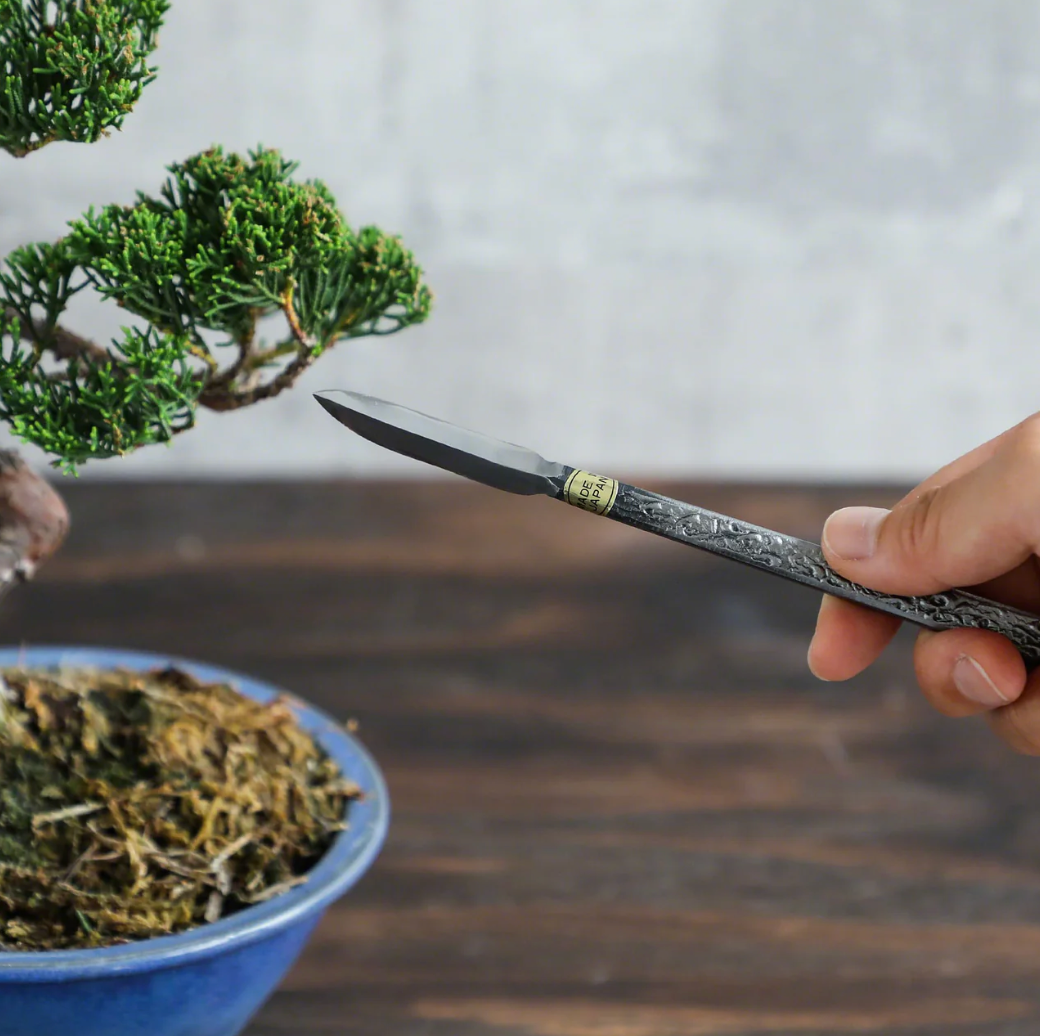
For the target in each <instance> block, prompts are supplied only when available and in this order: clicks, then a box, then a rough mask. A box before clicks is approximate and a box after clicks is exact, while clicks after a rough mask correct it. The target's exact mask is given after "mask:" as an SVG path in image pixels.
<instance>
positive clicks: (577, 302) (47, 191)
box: [0, 0, 1040, 478]
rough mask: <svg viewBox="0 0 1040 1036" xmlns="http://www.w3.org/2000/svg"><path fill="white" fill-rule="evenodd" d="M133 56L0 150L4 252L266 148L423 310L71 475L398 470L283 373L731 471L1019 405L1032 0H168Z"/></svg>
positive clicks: (613, 451)
mask: <svg viewBox="0 0 1040 1036" xmlns="http://www.w3.org/2000/svg"><path fill="white" fill-rule="evenodd" d="M161 65H162V74H161V76H160V78H159V80H158V81H157V82H156V83H155V84H154V85H153V86H151V87H150V88H149V90H148V92H147V93H146V95H145V98H144V100H143V102H142V103H141V105H140V107H139V109H138V111H137V113H136V114H135V115H134V116H133V117H132V118H131V119H130V120H129V121H128V123H127V126H126V129H125V130H124V132H123V133H122V134H120V135H117V136H115V137H113V138H112V139H110V140H108V141H106V142H104V143H103V144H100V145H97V146H95V147H91V148H84V147H73V146H60V147H53V148H50V149H47V150H45V151H44V152H42V153H41V154H39V155H37V156H34V157H32V158H30V159H28V160H26V161H24V162H19V163H16V162H14V161H13V160H9V161H6V162H4V163H3V179H2V182H3V193H2V198H0V241H2V242H3V243H4V244H5V246H6V245H8V244H12V245H13V244H14V243H16V242H18V241H20V240H22V239H26V238H32V237H37V236H41V237H42V236H53V235H56V234H57V233H59V232H60V230H61V227H62V223H63V221H64V220H65V219H67V218H68V217H70V216H72V215H74V214H76V213H77V212H78V211H79V210H81V209H82V208H84V207H85V206H87V205H88V204H91V203H102V202H106V201H110V200H121V199H129V198H130V197H131V195H132V191H133V189H134V188H137V187H141V188H148V189H151V188H153V187H154V186H157V185H158V183H159V182H160V180H161V177H162V167H163V165H164V164H165V163H167V162H168V161H171V160H174V159H177V158H181V157H184V156H186V155H188V154H189V153H192V152H194V151H196V150H199V149H201V148H203V147H206V146H208V145H209V144H210V143H212V142H216V141H220V142H223V143H224V144H226V145H228V146H230V147H234V148H247V147H250V146H253V145H255V144H256V143H258V142H263V143H265V144H270V145H275V146H278V147H280V148H282V149H283V150H284V151H285V152H286V153H287V154H288V155H290V156H292V157H294V158H297V159H299V160H300V161H301V163H302V173H303V174H305V175H312V176H320V177H322V178H324V179H325V180H326V181H327V182H328V183H329V184H330V186H331V187H332V188H333V190H334V191H335V193H336V194H337V196H338V197H339V199H340V200H341V202H342V204H343V206H344V208H345V209H346V211H347V213H348V216H349V217H350V218H351V219H352V220H353V221H356V222H378V223H380V224H382V225H383V226H384V227H386V228H387V229H390V230H394V231H397V232H401V233H402V234H404V235H405V237H406V240H407V241H408V242H409V244H410V245H411V246H412V247H414V249H415V250H416V252H417V253H418V255H419V257H420V259H421V260H422V261H423V262H424V265H425V266H426V267H427V270H428V274H429V279H430V281H431V283H432V285H433V286H434V288H435V290H436V292H437V296H438V303H437V309H436V313H435V316H434V318H433V319H432V320H431V322H430V323H429V324H428V325H427V326H426V327H423V328H419V329H415V330H412V331H409V332H407V333H405V334H404V335H402V336H400V337H397V338H391V339H387V340H379V341H375V342H361V343H356V344H353V345H349V346H345V347H340V349H339V351H338V352H337V353H336V354H335V355H332V356H329V357H327V358H325V359H323V360H322V362H321V363H320V364H319V365H318V366H317V367H316V368H315V370H314V371H313V372H312V373H311V374H309V375H308V376H307V377H306V378H305V379H304V381H303V382H302V383H301V386H300V388H298V389H297V390H296V391H295V392H293V393H290V394H288V395H286V396H284V397H282V398H281V399H279V400H277V401H274V402H271V403H267V404H264V405H262V406H258V407H256V408H254V409H253V410H252V411H251V412H245V413H242V414H238V415H231V416H223V417H216V418H211V419H206V420H204V421H203V422H202V426H201V427H200V428H199V429H197V430H195V431H193V432H192V433H190V434H188V435H186V436H184V437H183V438H182V439H181V440H179V441H178V442H177V443H176V445H175V446H174V447H173V448H172V449H169V450H163V449H158V448H153V449H150V450H146V451H143V452H141V453H140V454H138V455H136V456H134V457H132V458H129V459H128V460H126V461H118V462H105V463H104V464H98V465H96V466H95V467H94V469H93V473H95V474H99V475H100V474H105V475H120V474H131V473H148V474H154V475H169V474H181V473H185V472H191V473H199V474H218V475H234V474H238V473H242V474H249V475H253V474H257V473H263V472H268V473H303V472H308V471H313V472H331V471H340V472H348V471H351V472H360V471H366V472H371V471H386V472H393V473H401V472H414V471H415V470H416V468H415V466H414V465H412V464H405V463H403V462H395V461H394V460H393V459H392V458H389V457H388V456H386V455H383V454H381V453H380V452H379V451H377V450H376V449H375V448H374V447H370V446H368V445H367V444H364V443H361V442H359V441H354V440H353V439H352V438H351V437H350V436H349V435H347V434H346V433H345V432H344V433H342V434H341V433H339V432H338V430H337V429H336V428H335V426H333V425H332V424H331V422H330V421H329V420H328V418H327V417H325V415H324V414H322V413H321V412H320V411H319V409H318V408H317V406H316V405H315V404H314V403H313V402H312V400H311V399H310V396H309V390H314V389H319V388H325V387H339V386H344V387H354V388H357V389H359V390H362V391H369V392H372V393H375V394H380V395H384V396H387V397H390V398H392V399H395V400H397V401H400V402H403V403H406V404H410V405H413V406H418V407H419V408H421V409H427V410H429V411H430V412H433V413H436V414H438V415H440V416H443V417H446V418H449V419H452V420H456V421H458V422H460V423H464V424H469V425H471V426H474V427H477V428H481V429H484V430H486V431H488V432H491V433H496V434H499V435H501V436H502V437H504V438H507V439H511V440H513V441H517V442H521V443H525V444H528V445H531V446H533V447H536V448H539V449H540V450H541V451H542V452H544V453H546V454H548V455H551V456H554V457H557V458H559V459H563V460H570V461H572V462H575V463H579V462H580V463H583V464H586V465H589V466H593V467H596V466H599V467H602V468H606V469H609V470H618V471H626V470H629V471H631V470H643V471H646V470H651V471H669V472H685V473H693V474H704V475H710V474H723V475H729V476H756V477H757V476H764V477H784V476H792V475H793V476H804V477H845V478H855V477H864V476H868V477H870V476H894V477H908V476H913V475H915V474H919V473H922V472H924V471H925V470H926V469H929V468H931V467H934V466H936V465H938V464H940V463H942V462H943V461H944V460H945V459H947V458H948V457H949V456H950V455H952V454H953V453H955V452H959V451H962V450H964V449H966V448H968V447H970V446H971V445H973V444H975V443H976V442H978V441H980V440H981V439H983V438H984V437H988V436H989V435H992V434H994V433H996V432H998V431H1000V430H1001V429H1003V428H1004V427H1006V426H1007V425H1009V424H1010V423H1012V422H1014V421H1015V420H1017V419H1019V418H1021V417H1023V416H1025V415H1026V414H1028V413H1031V412H1032V411H1033V410H1035V409H1040V293H1038V289H1037V285H1038V283H1040V247H1038V246H1040V209H1038V195H1037V190H1038V188H1040V4H1036V3H1033V2H1031V0H292V2H290V0H175V3H174V5H173V11H172V14H171V16H170V19H169V24H168V27H167V29H166V31H165V33H164V35H163V40H162V50H161ZM80 319H81V322H82V323H81V326H85V327H88V328H89V329H91V330H92V331H95V332H98V333H101V332H103V331H105V330H107V329H108V328H110V327H111V326H113V325H114V324H116V323H118V318H117V317H113V316H112V314H102V313H98V312H93V311H84V312H83V313H82V315H81V317H80Z"/></svg>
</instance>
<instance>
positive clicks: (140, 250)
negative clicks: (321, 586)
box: [0, 0, 431, 592]
mask: <svg viewBox="0 0 1040 1036" xmlns="http://www.w3.org/2000/svg"><path fill="white" fill-rule="evenodd" d="M168 7H169V0H0V61H2V63H3V69H4V83H3V91H2V93H0V148H3V149H4V150H6V151H7V152H8V153H9V154H10V155H11V156H14V157H15V158H22V159H24V158H25V156H29V155H31V153H32V152H34V151H37V150H39V149H40V148H42V147H45V146H50V145H52V144H55V143H59V142H64V143H91V142H94V141H97V140H98V139H100V138H101V137H103V136H105V135H106V134H108V133H109V132H110V131H112V130H114V129H118V128H119V127H121V126H122V123H123V120H124V119H125V118H126V116H127V114H128V113H129V112H130V111H131V110H132V108H133V107H134V105H135V104H136V103H137V101H138V99H139V98H140V96H141V93H142V91H143V90H144V88H145V87H146V86H147V84H148V83H150V82H151V81H152V79H153V78H154V76H155V72H156V70H155V68H154V67H153V66H152V64H151V63H150V62H151V57H152V54H153V52H154V50H155V48H156V46H157V43H158V33H159V29H160V27H161V25H162V21H163V17H164V15H165V14H166V12H167V9H168ZM294 171H295V165H294V163H292V162H289V161H287V160H285V159H284V158H282V156H281V155H280V154H279V153H278V152H277V151H274V150H269V149H264V148H260V149H258V150H256V151H253V152H251V153H249V154H248V155H246V156H240V155H237V154H228V153H225V151H224V150H223V149H221V148H220V147H213V148H211V149H210V150H208V151H206V152H203V153H202V154H199V155H195V156H193V157H190V158H187V159H185V160H184V161H181V162H177V163H175V164H173V165H171V166H170V167H169V168H168V170H167V172H168V177H167V179H166V181H165V183H162V184H161V185H160V186H159V187H158V189H157V190H156V191H154V192H153V193H144V192H140V193H138V194H137V197H136V198H135V199H134V200H133V201H132V202H130V203H129V204H126V203H123V204H119V203H114V204H108V205H105V206H103V207H101V208H97V209H94V208H91V209H90V210H89V211H88V212H87V213H85V214H84V215H82V216H80V217H79V218H78V219H74V220H72V221H71V222H70V223H69V229H68V233H67V234H65V236H64V237H62V238H61V239H60V240H58V241H54V242H42V243H41V242H37V243H32V244H25V245H22V246H20V247H17V248H15V249H14V250H13V251H12V252H11V253H10V254H9V255H8V256H7V258H6V260H5V261H4V263H3V266H2V268H0V419H3V420H4V421H6V422H7V424H8V425H9V427H10V429H11V431H12V432H13V433H14V435H15V436H16V437H17V438H18V439H20V440H22V441H24V442H27V443H32V444H34V445H35V446H38V447H40V448H41V449H43V450H44V451H46V452H47V453H48V454H50V455H51V456H52V458H53V463H54V465H55V466H56V467H58V468H59V469H61V470H62V471H64V472H66V473H74V472H75V471H76V470H77V468H78V467H79V466H80V465H82V464H84V463H86V462H88V461H92V460H99V459H102V458H106V457H113V456H119V455H122V454H126V453H129V452H131V451H133V450H136V449H139V448H140V447H142V446H148V445H152V444H154V443H168V442H169V441H170V440H171V439H172V438H173V437H174V436H175V435H179V434H181V433H182V432H185V431H187V430H188V429H190V428H191V427H192V426H193V425H194V423H195V418H196V413H197V411H198V409H199V408H200V407H206V408H208V409H210V410H218V411H229V410H236V409H238V408H240V407H243V406H249V405H251V404H253V403H257V402H260V401H261V400H266V399H271V398H273V397H274V396H277V395H278V394H279V393H280V392H282V391H283V390H285V389H286V388H288V387H289V386H290V385H292V384H293V383H294V382H295V381H296V379H297V378H298V377H299V376H300V375H301V374H302V373H303V372H304V371H305V370H307V368H309V367H310V366H311V364H313V363H314V362H315V361H316V360H317V359H318V358H319V357H320V356H321V355H322V353H324V352H326V351H327V350H328V349H330V348H332V347H333V346H334V345H335V344H336V343H337V342H340V341H341V340H343V339H348V338H357V337H361V336H364V335H387V334H393V333H395V332H397V331H400V330H402V329H403V328H406V327H408V326H410V325H412V324H417V323H419V322H421V321H423V320H425V319H426V317H427V315H428V313H429V311H430V302H431V295H430V292H429V289H428V288H427V287H426V285H425V284H424V282H423V277H422V271H421V269H420V268H419V266H418V265H417V264H416V262H415V260H414V258H413V256H412V254H411V252H409V251H408V250H407V249H406V248H405V247H404V246H403V245H402V243H401V241H400V240H399V239H398V238H397V237H393V236H390V235H388V234H385V233H383V231H381V230H379V229H378V228H376V227H363V228H361V229H354V228H352V227H351V226H350V225H349V224H348V223H347V221H346V220H345V219H344V217H343V215H342V214H341V213H340V211H339V209H338V208H337V206H336V202H335V199H334V198H333V196H332V194H331V193H330V192H329V190H328V188H327V187H326V186H325V185H324V184H323V183H321V182H320V181H317V180H308V181H304V182H300V181H297V180H295V179H294V178H293V173H294ZM83 291H87V292H94V293H96V294H97V295H98V296H100V298H101V299H103V300H105V301H107V302H110V303H113V304H115V305H117V306H119V307H121V308H122V309H123V310H124V311H126V313H127V314H129V315H131V316H133V317H136V318H137V320H136V321H135V322H133V323H128V324H127V326H126V327H124V328H123V330H122V334H121V336H120V337H118V338H116V339H114V340H112V341H110V342H94V341H90V340H89V339H88V338H86V337H84V336H82V335H80V334H78V333H77V332H76V331H75V330H74V329H72V328H69V327H66V326H65V325H64V324H63V323H62V315H63V313H64V311H65V309H66V307H67V306H68V304H69V301H70V300H71V299H72V297H73V296H75V295H77V294H78V293H80V292H83ZM272 315H279V316H280V318H281V333H280V334H278V335H276V336H275V338H274V340H273V341H267V340H265V339H264V338H263V337H262V336H261V335H260V334H259V332H258V328H259V326H260V322H261V321H262V320H263V319H264V318H265V317H269V316H272ZM67 526H68V517H67V513H66V511H65V508H64V505H63V504H62V502H61V500H60V497H59V496H58V495H57V493H56V492H55V491H54V490H53V489H52V488H51V486H50V485H49V484H48V483H47V482H46V481H44V480H43V479H42V478H40V477H39V476H37V475H36V474H35V473H33V472H32V471H31V470H30V469H29V468H28V466H27V465H26V464H25V463H24V462H22V461H21V459H20V458H19V457H18V456H17V455H15V454H13V453H10V452H6V453H0V592H2V591H3V589H5V588H6V587H9V586H10V585H12V584H13V583H15V582H17V581H19V580H22V579H26V578H29V577H30V576H31V575H32V573H33V571H34V569H35V567H36V566H37V565H38V564H39V563H40V562H41V561H42V560H43V559H44V558H46V557H47V556H48V555H49V554H50V553H51V552H52V551H53V550H55V549H56V548H57V546H58V545H59V544H60V542H61V540H62V539H63V537H64V535H65V531H66V529H67Z"/></svg>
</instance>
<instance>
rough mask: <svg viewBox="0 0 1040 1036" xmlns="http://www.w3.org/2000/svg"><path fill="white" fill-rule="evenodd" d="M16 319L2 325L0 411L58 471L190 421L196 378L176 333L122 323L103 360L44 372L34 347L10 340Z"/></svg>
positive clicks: (166, 434) (168, 434)
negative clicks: (5, 345)
mask: <svg viewBox="0 0 1040 1036" xmlns="http://www.w3.org/2000/svg"><path fill="white" fill-rule="evenodd" d="M17 324H18V322H17V320H14V321H13V323H12V324H11V325H9V327H8V328H7V332H8V334H9V335H10V337H11V340H12V344H11V348H10V352H9V353H8V355H7V356H6V357H5V359H4V362H3V363H2V364H0V417H2V418H3V419H4V420H6V421H7V422H8V423H9V424H10V426H11V430H12V431H13V432H14V433H15V435H17V436H18V437H19V438H20V439H22V440H23V441H25V442H31V443H35V444H36V445H37V446H39V447H41V448H42V449H44V450H46V451H47V452H48V453H51V454H54V455H55V456H56V458H57V466H58V467H61V468H62V469H63V470H65V471H66V472H68V473H73V472H74V471H75V470H76V465H77V464H81V463H83V462H84V461H86V460H89V459H91V458H95V457H112V456H115V455H117V454H121V453H125V452H127V450H128V449H135V448H137V447H138V446H145V445H147V444H149V443H158V442H169V440H170V439H171V438H172V437H173V436H174V435H175V434H176V433H177V432H181V431H184V430H185V429H187V428H190V427H191V426H192V425H193V424H194V423H195V403H196V401H197V399H198V396H199V392H200V391H201V388H202V384H201V382H200V380H199V379H198V377H196V376H195V374H194V372H193V371H192V370H191V368H190V366H189V364H188V362H187V359H188V346H187V342H186V341H185V339H184V338H183V336H181V337H177V336H172V335H169V336H167V335H163V334H162V333H161V332H159V331H157V330H156V329H155V328H149V329H148V331H144V332H142V331H139V330H138V329H136V328H125V329H124V331H123V339H122V341H121V342H119V343H118V344H117V343H113V349H112V350H111V353H110V356H111V362H97V361H93V360H89V359H87V360H81V359H77V358H72V359H69V360H68V361H67V363H66V366H65V369H64V370H63V371H59V372H56V373H50V374H48V373H46V372H45V371H44V370H43V369H42V368H41V366H40V363H39V360H40V356H39V351H38V349H35V348H33V349H30V348H26V347H25V346H23V345H22V344H21V343H20V342H19V341H18V334H19V328H18V326H17Z"/></svg>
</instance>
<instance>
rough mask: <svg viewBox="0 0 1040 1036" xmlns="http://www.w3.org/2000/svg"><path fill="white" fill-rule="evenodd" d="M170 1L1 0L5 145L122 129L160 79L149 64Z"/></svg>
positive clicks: (28, 146)
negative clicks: (146, 91) (146, 89)
mask: <svg viewBox="0 0 1040 1036" xmlns="http://www.w3.org/2000/svg"><path fill="white" fill-rule="evenodd" d="M169 6H170V4H169V0H71V2H70V0H64V2H62V0H59V2H54V0H0V65H2V67H3V74H4V82H3V92H2V93H0V147H2V148H4V149H5V150H6V151H9V152H10V153H11V154H13V155H18V156H21V155H26V154H28V153H29V152H30V151H35V150H37V149H38V148H41V147H43V146H44V145H45V144H49V143H51V142H52V141H55V140H70V141H77V142H86V143H90V142H92V141H95V140H98V139H99V138H100V137H102V136H104V135H105V133H107V132H108V131H109V130H110V129H118V128H119V127H120V126H121V125H122V123H123V119H124V118H125V117H126V115H127V113H128V112H129V111H130V110H131V109H132V108H133V106H134V105H135V104H136V103H137V101H138V99H139V98H140V96H141V91H142V90H143V89H144V87H145V86H146V85H147V84H148V83H150V82H151V81H152V79H154V78H155V69H154V68H153V67H152V66H151V65H149V64H148V59H149V57H150V55H151V54H152V52H153V51H154V50H155V47H156V44H157V42H158V33H159V28H160V26H161V25H162V20H163V15H164V14H165V13H166V11H167V9H168V8H169Z"/></svg>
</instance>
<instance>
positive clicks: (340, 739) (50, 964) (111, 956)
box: [0, 645, 390, 983]
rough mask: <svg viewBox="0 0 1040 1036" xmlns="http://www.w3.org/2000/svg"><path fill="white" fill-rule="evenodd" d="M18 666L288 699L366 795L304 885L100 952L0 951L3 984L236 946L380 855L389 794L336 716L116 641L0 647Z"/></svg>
mask: <svg viewBox="0 0 1040 1036" xmlns="http://www.w3.org/2000/svg"><path fill="white" fill-rule="evenodd" d="M17 665H25V666H29V667H33V668H49V667H54V666H57V665H64V666H83V667H90V668H108V669H114V668H128V669H154V668H157V667H163V666H175V667H177V668H179V669H184V670H185V671H187V672H189V673H191V674H192V675H194V676H196V677H197V678H198V679H200V680H207V681H211V682H222V683H230V684H232V685H233V686H234V687H235V688H236V689H237V690H239V691H241V692H242V693H243V694H245V695H247V696H248V697H250V698H253V699H254V700H257V701H270V700H272V699H273V698H276V697H278V696H284V697H285V698H287V699H288V700H289V701H290V702H291V703H292V705H293V707H294V709H295V710H296V712H297V714H298V716H299V719H300V724H301V726H303V727H304V729H305V730H307V731H308V732H309V733H311V734H313V735H314V736H315V738H316V740H317V741H318V743H319V744H320V745H321V747H322V748H324V749H325V751H326V752H328V754H329V755H330V756H331V757H332V758H333V759H334V760H335V761H336V762H337V763H338V764H339V765H340V767H341V768H342V769H343V771H344V774H345V775H346V776H347V777H349V778H350V779H351V780H353V781H355V782H356V783H357V784H358V785H360V787H361V789H362V792H363V797H362V798H361V799H360V800H355V801H353V802H352V803H351V805H350V807H349V811H348V818H349V823H350V826H349V827H348V828H347V830H346V831H343V832H342V833H340V834H339V835H338V836H337V837H336V839H335V841H334V842H333V843H332V845H331V847H330V848H329V849H328V851H327V852H326V853H325V855H324V856H323V857H322V858H321V859H320V860H319V861H318V863H317V864H316V865H315V866H314V867H313V868H312V870H311V871H310V872H309V873H308V875H307V880H306V882H304V883H303V884H301V885H298V886H297V887H296V888H294V889H290V890H289V891H288V892H284V893H282V894H281V895H278V896H275V897H274V898H273V899H270V900H268V901H267V902H265V903H259V904H256V905H254V906H250V907H246V908H245V909H243V910H241V911H239V912H238V913H237V914H233V915H231V916H230V917H226V918H221V919H220V920H219V921H214V922H212V923H209V924H203V925H200V926H199V927H197V928H193V929H191V930H190V931H187V932H180V933H177V934H174V935H159V936H154V937H152V938H150V939H144V940H142V941H140V942H134V943H126V944H124V945H119V946H105V947H101V948H99V949H82V950H32V951H22V950H18V951H10V952H7V951H2V950H0V983H13V982H50V981H55V980H57V979H60V980H61V981H70V980H73V979H87V978H93V977H107V976H110V975H116V974H121V973H127V972H144V971H154V970H157V969H160V968H166V967H171V966H175V965H184V964H190V963H193V962H194V961H197V960H200V959H203V958H205V957H210V956H213V955H215V954H218V953H226V952H229V951H233V950H237V949H240V948H242V947H244V946H247V945H249V944H251V943H253V942H256V941H257V940H259V939H263V938H265V937H267V936H270V935H273V934H275V933H276V932H278V931H280V930H282V929H285V928H288V927H290V926H292V925H294V924H296V923H298V922H302V921H304V920H306V919H308V918H310V917H312V916H313V915H317V914H319V913H320V912H321V911H323V910H324V909H325V908H326V907H328V906H329V905H330V904H331V903H332V902H333V901H334V900H335V899H337V898H338V897H339V896H341V895H342V894H343V893H344V892H346V891H347V890H348V889H349V888H350V887H351V886H353V885H354V884H355V883H356V882H357V881H358V880H359V879H360V878H361V876H362V875H363V874H364V873H365V871H366V870H368V868H369V867H370V866H371V864H372V862H373V861H374V860H375V858H376V856H377V855H378V854H379V851H380V849H381V848H382V846H383V842H384V840H385V839H386V833H387V829H388V826H389V822H390V799H389V793H388V791H387V787H386V782H385V780H384V778H383V774H382V772H381V771H380V769H379V767H378V765H377V764H376V762H375V760H374V759H373V758H372V756H371V755H370V754H369V753H368V751H367V750H366V749H365V748H364V747H363V746H362V745H361V743H360V742H359V741H358V740H357V739H356V738H355V737H353V736H352V735H351V734H349V733H348V732H347V731H346V730H344V729H343V727H342V726H341V725H340V724H339V723H337V722H336V720H334V719H333V718H332V717H331V716H329V715H327V714H326V713H325V712H323V711H322V710H321V709H317V708H315V707H314V706H312V705H309V704H307V703H306V702H305V701H303V700H301V699H300V698H298V697H296V696H295V695H293V694H290V693H289V692H287V691H283V690H282V689H281V688H279V687H276V686H274V685H273V684H269V683H267V682H265V681H262V680H257V679H255V678H253V677H250V676H246V675H244V674H242V673H238V672H235V671H233V670H230V669H225V668H223V667H221V666H213V665H207V664H205V663H201V662H194V661H191V660H189V659H183V658H178V657H174V656H171V655H160V654H154V653H152V652H144V651H129V650H122V649H118V648H102V647H89V646H82V647H80V646H64V645H43V646H38V647H26V648H0V667H2V668H10V667H12V666H17Z"/></svg>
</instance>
